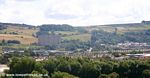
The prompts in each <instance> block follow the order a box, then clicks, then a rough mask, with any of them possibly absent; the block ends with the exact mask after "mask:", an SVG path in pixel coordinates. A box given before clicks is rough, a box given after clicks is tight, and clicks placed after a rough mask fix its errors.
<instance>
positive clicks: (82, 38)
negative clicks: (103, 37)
mask: <svg viewBox="0 0 150 78" xmlns="http://www.w3.org/2000/svg"><path fill="white" fill-rule="evenodd" d="M63 39H65V40H80V41H84V42H86V41H89V40H90V39H91V34H80V35H72V36H67V37H63Z"/></svg>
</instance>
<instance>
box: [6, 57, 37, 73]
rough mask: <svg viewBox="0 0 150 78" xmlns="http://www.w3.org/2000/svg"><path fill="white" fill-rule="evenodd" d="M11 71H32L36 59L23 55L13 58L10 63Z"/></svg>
mask: <svg viewBox="0 0 150 78" xmlns="http://www.w3.org/2000/svg"><path fill="white" fill-rule="evenodd" d="M9 67H10V73H13V74H15V73H18V74H19V73H20V74H24V73H31V72H32V71H33V70H34V67H35V60H33V59H32V58H29V57H22V58H16V57H14V58H12V60H11V62H10V64H9Z"/></svg>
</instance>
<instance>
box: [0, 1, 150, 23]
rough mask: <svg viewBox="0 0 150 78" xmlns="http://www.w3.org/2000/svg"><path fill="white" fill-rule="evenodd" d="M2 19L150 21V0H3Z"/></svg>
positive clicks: (79, 21) (35, 21) (96, 21)
mask: <svg viewBox="0 0 150 78" xmlns="http://www.w3.org/2000/svg"><path fill="white" fill-rule="evenodd" d="M0 9H1V10H0V21H1V22H16V23H27V24H33V25H39V24H44V23H47V24H48V23H50V24H52V23H56V24H64V23H67V24H71V25H77V26H81V25H97V24H98V25H99V24H111V23H128V22H140V21H142V20H150V18H149V17H150V14H149V13H150V1H149V0H63V1H60V0H44V1H43V0H0Z"/></svg>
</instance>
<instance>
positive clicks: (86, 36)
mask: <svg viewBox="0 0 150 78" xmlns="http://www.w3.org/2000/svg"><path fill="white" fill-rule="evenodd" d="M148 29H150V24H149V22H148V23H147V22H141V23H128V24H109V25H95V26H85V27H73V26H71V25H67V24H62V25H58V24H43V25H40V26H32V25H26V24H14V23H0V41H1V40H3V39H4V40H18V41H20V42H21V43H22V44H32V43H36V42H37V40H38V39H37V38H36V33H37V32H40V33H42V32H43V31H44V32H48V33H51V32H53V31H55V34H58V35H60V36H61V37H62V39H63V40H80V41H83V42H86V41H90V39H91V31H93V30H103V31H106V32H117V33H118V34H123V33H126V32H131V31H141V30H148Z"/></svg>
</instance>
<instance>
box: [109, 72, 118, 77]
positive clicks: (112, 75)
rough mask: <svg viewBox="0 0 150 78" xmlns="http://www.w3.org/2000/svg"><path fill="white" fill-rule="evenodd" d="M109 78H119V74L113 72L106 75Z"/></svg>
mask: <svg viewBox="0 0 150 78" xmlns="http://www.w3.org/2000/svg"><path fill="white" fill-rule="evenodd" d="M108 76H109V77H110V78H119V74H118V73H116V72H113V73H111V74H109V75H108Z"/></svg>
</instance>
